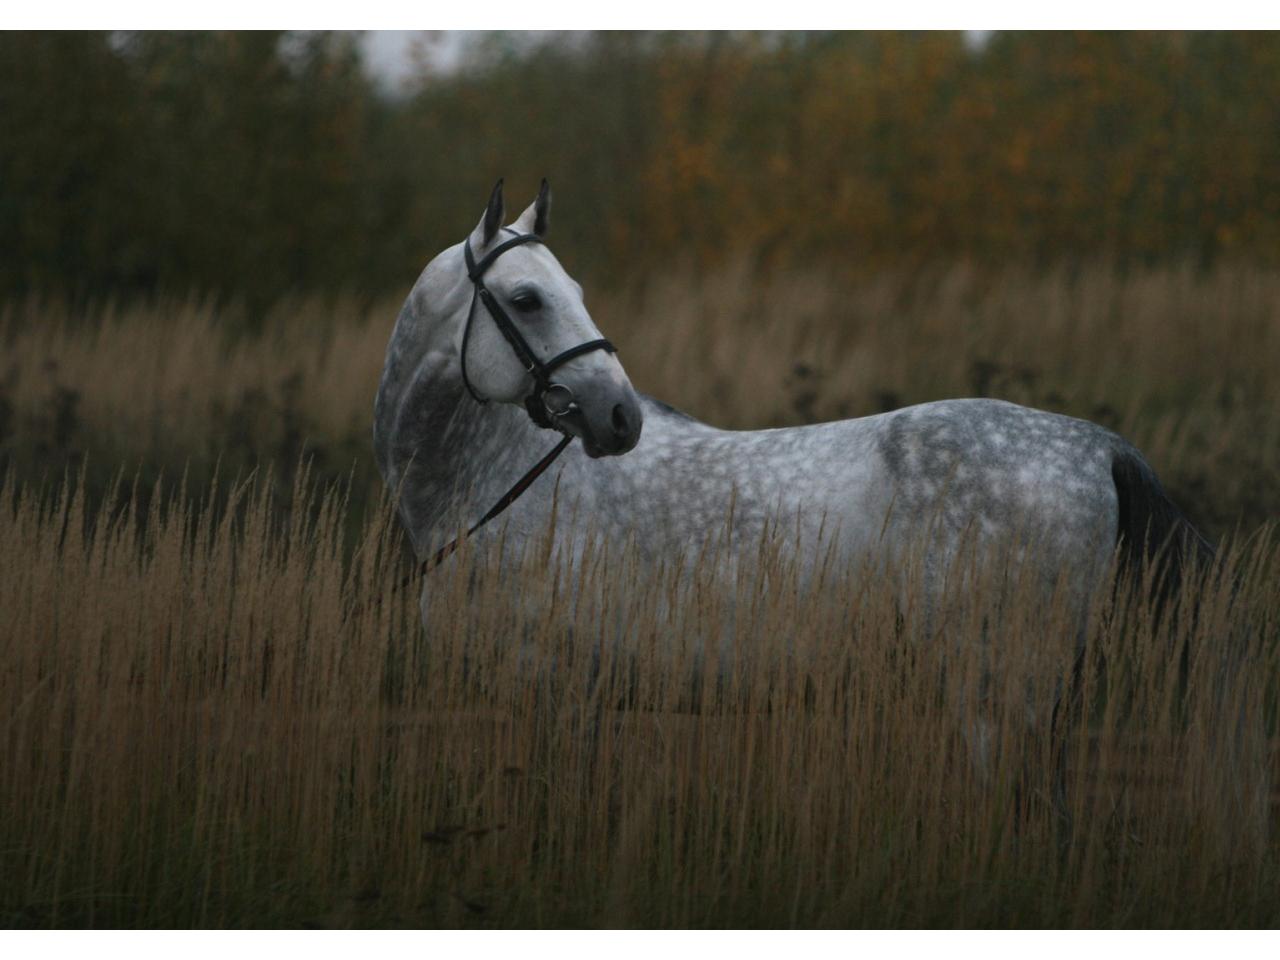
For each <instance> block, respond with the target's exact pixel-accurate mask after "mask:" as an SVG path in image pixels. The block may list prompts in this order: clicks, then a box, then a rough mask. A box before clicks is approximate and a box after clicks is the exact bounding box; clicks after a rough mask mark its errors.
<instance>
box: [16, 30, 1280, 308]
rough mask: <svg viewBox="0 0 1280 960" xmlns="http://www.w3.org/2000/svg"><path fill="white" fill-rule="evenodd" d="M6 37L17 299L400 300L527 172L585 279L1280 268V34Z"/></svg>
mask: <svg viewBox="0 0 1280 960" xmlns="http://www.w3.org/2000/svg"><path fill="white" fill-rule="evenodd" d="M516 40H517V38H515V37H512V36H504V35H501V34H499V35H493V36H490V37H487V38H486V39H485V40H483V41H482V42H479V43H476V44H474V45H473V46H472V48H471V49H470V52H469V62H468V65H467V68H466V69H465V70H462V71H460V72H457V73H454V74H448V75H430V74H429V75H425V76H423V77H422V78H420V80H419V82H418V83H417V85H416V87H415V92H414V93H413V94H412V95H411V96H408V97H402V98H398V99H397V98H389V97H387V96H386V95H385V94H383V93H381V92H379V91H378V89H377V88H376V87H375V86H374V85H373V84H372V83H371V82H370V81H369V80H368V79H367V78H366V77H365V75H364V72H363V71H362V65H361V62H360V53H359V50H358V47H357V46H356V44H355V42H354V40H353V38H352V37H351V36H350V35H338V34H324V33H317V34H300V35H299V34H274V33H253V34H189V33H184V34H173V33H148V34H138V35H125V36H120V35H105V34H62V33H59V34H16V33H11V34H5V35H3V36H0V296H14V295H27V294H30V293H33V292H41V293H43V292H51V291H53V292H58V293H60V294H67V293H69V294H71V295H74V296H76V297H79V298H86V297H102V296H115V295H120V294H125V295H132V294H146V295H150V294H155V293H171V294H177V295H179V296H183V295H187V294H189V293H191V292H193V291H194V292H204V293H213V294H217V295H220V296H223V297H233V298H237V299H241V300H243V301H244V302H245V303H246V304H247V305H248V306H249V308H250V315H251V316H253V315H257V314H259V313H260V312H261V310H262V308H263V307H264V306H265V305H266V304H268V303H271V302H274V301H275V300H276V299H278V298H279V297H280V296H281V295H284V294H289V293H297V292H307V293H322V294H328V293H337V292H355V293H358V294H380V293H385V292H389V291H396V292H400V291H403V290H404V289H405V287H406V286H407V284H408V283H409V282H410V280H411V278H412V277H413V276H415V275H416V273H417V271H418V270H419V269H420V268H421V266H422V264H423V262H424V261H425V260H426V259H427V258H428V257H430V256H431V255H432V254H434V253H435V252H436V251H438V250H439V249H441V248H442V247H444V246H446V245H447V244H449V243H452V242H454V241H456V239H457V238H458V237H459V235H460V233H461V231H462V230H463V229H464V228H465V226H466V225H467V224H469V223H471V221H472V220H473V219H474V218H475V217H477V216H478V215H479V210H480V207H481V205H482V202H483V199H484V197H485V195H486V194H487V191H488V189H489V187H490V186H491V185H492V183H493V181H494V179H496V177H498V176H499V175H504V174H505V175H506V176H507V177H508V178H509V179H508V183H509V187H510V189H509V195H510V197H511V199H512V202H513V204H514V203H516V202H520V201H522V200H523V198H524V197H525V196H526V195H527V196H530V197H531V196H532V191H533V189H534V188H535V186H536V183H537V178H538V177H540V176H543V175H546V176H549V177H550V178H551V180H552V183H553V185H555V186H556V187H558V188H560V189H561V190H562V191H563V192H564V197H565V202H564V203H562V204H560V205H558V206H557V208H556V215H555V221H556V244H557V251H558V252H560V253H561V254H562V255H564V256H565V257H566V258H567V259H569V260H571V261H572V262H573V264H574V266H575V269H576V270H577V271H578V272H580V273H583V272H585V273H586V275H587V276H588V278H589V279H601V278H605V279H609V280H621V279H626V278H627V277H628V276H629V275H631V274H633V273H634V272H635V271H636V270H643V269H647V268H649V267H653V266H655V265H666V264H670V263H671V262H672V261H677V260H690V259H692V260H694V261H695V262H698V263H707V262H711V261H715V260H718V259H721V258H723V257H726V256H729V255H732V254H735V253H738V252H741V251H744V250H745V251H752V252H757V253H762V254H763V255H764V257H765V259H766V261H767V262H770V263H774V262H787V261H795V260H799V259H804V260H810V259H813V258H815V257H816V258H820V259H827V260H830V261H832V262H833V263H838V264H842V265H844V268H845V269H848V270H853V271H858V270H872V269H878V268H880V267H883V266H884V265H885V264H888V263H894V262H902V261H904V260H905V261H906V262H909V263H920V262H932V261H937V260H940V259H954V258H956V257H963V258H970V259H973V260H978V261H986V262H998V263H1004V262H1007V261H1009V260H1011V259H1012V260H1018V261H1028V260H1030V261H1033V262H1040V263H1043V262H1047V261H1056V260H1060V259H1064V258H1066V259H1072V258H1080V257H1085V258H1096V257H1098V256H1099V255H1105V256H1108V257H1110V258H1113V259H1115V260H1117V261H1119V262H1121V263H1127V262H1145V263H1150V262H1153V261H1173V260H1179V261H1180V260H1182V259H1184V258H1186V257H1188V256H1189V257H1192V258H1193V259H1194V260H1195V261H1196V262H1199V263H1207V262H1211V261H1214V260H1217V259H1220V258H1221V257H1223V256H1224V255H1225V256H1230V257H1232V258H1244V259H1252V260H1263V261H1271V262H1274V261H1275V260H1276V259H1277V258H1278V257H1280V166H1277V165H1276V164H1275V163H1274V158H1275V157H1276V156H1277V155H1280V122H1277V121H1278V120H1280V117H1277V115H1276V105H1277V103H1280V36H1277V35H1275V34H1259V33H1248V34H1235V33H1233V34H1213V33H1210V34H1200V33H1197V34H1155V33H1125V34H1108V33H1081V34H1066V33H1040V34H997V35H996V36H995V37H994V38H993V39H992V41H991V42H990V44H989V45H988V46H987V47H986V48H985V49H983V50H980V51H975V50H971V49H968V48H967V47H966V46H965V45H964V43H963V42H962V39H961V37H960V36H959V35H958V34H944V33H926V34H900V33H872V34H715V35H712V36H704V35H697V34H638V33H604V34H597V35H589V36H587V37H585V38H584V37H577V36H575V37H573V38H565V37H559V38H556V39H555V40H553V41H551V42H547V43H543V44H541V45H537V46H533V47H529V45H528V44H523V43H518V42H516Z"/></svg>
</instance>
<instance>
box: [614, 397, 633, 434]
mask: <svg viewBox="0 0 1280 960" xmlns="http://www.w3.org/2000/svg"><path fill="white" fill-rule="evenodd" d="M613 432H614V434H616V435H617V436H619V437H625V436H627V434H629V433H630V432H631V424H630V423H628V422H627V411H626V410H624V409H623V408H622V404H620V403H618V404H614V407H613Z"/></svg>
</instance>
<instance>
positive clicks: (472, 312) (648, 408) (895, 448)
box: [373, 180, 1213, 754]
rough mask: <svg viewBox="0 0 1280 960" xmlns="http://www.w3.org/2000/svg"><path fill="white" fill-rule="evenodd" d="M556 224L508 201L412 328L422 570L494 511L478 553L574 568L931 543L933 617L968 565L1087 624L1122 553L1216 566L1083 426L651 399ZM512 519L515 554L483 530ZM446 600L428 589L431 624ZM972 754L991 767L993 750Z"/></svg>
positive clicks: (404, 378) (1161, 563) (1178, 517)
mask: <svg viewBox="0 0 1280 960" xmlns="http://www.w3.org/2000/svg"><path fill="white" fill-rule="evenodd" d="M550 202H551V196H550V191H549V188H548V186H547V183H546V181H545V180H544V181H543V182H542V186H541V189H540V190H539V192H538V195H537V197H536V199H535V200H534V201H533V202H532V203H531V204H530V205H529V206H528V207H527V208H526V209H525V210H524V211H523V212H522V213H521V214H520V215H519V217H517V218H516V219H515V220H514V221H513V222H512V223H510V224H509V225H506V226H504V225H503V224H504V221H505V207H504V201H503V182H502V181H501V180H499V181H498V183H497V184H496V185H495V187H494V188H493V191H492V193H491V195H490V197H489V201H488V203H487V205H486V207H485V210H484V213H483V215H482V216H481V218H480V221H479V222H478V223H477V224H476V226H475V227H474V228H473V229H472V230H471V232H470V233H469V235H467V236H466V237H465V238H464V240H463V241H462V242H460V243H457V244H455V245H453V246H450V247H449V248H447V249H445V250H444V251H442V252H441V253H440V254H438V255H437V256H436V257H435V258H434V259H432V260H431V261H430V262H429V263H428V264H427V266H426V268H425V269H424V270H423V271H422V273H421V275H420V276H419V277H418V279H417V282H416V283H415V284H414V286H413V289H412V291H411V292H410V293H409V296H408V298H407V299H406V301H405V303H404V306H403V308H402V309H401V311H400V314H399V317H398V318H397V320H396V324H395V328H394V332H393V333H392V336H391V339H390V343H389V345H388V348H387V353H386V363H385V367H384V370H383V374H382V379H381V383H380V385H379V388H378V393H377V398H376V402H375V407H374V430H373V437H374V446H375V450H376V454H377V461H378V465H379V468H380V470H381V472H382V475H383V477H384V479H385V481H386V484H387V486H388V487H389V488H390V490H392V491H394V492H395V494H396V497H397V501H396V502H397V508H398V511H399V515H400V519H401V521H402V524H403V526H404V528H405V530H406V531H407V533H408V536H409V539H410V541H411V544H412V547H413V549H414V552H415V554H416V555H417V557H418V559H419V561H420V562H421V571H423V572H425V571H426V570H429V569H431V568H432V567H434V566H436V565H437V564H439V563H442V562H447V557H448V555H449V554H450V553H451V551H452V549H453V547H454V546H455V545H456V543H457V540H456V539H455V540H450V539H449V538H450V537H451V536H452V535H453V534H454V533H455V531H456V529H457V522H458V517H459V516H464V517H470V518H474V517H476V516H478V515H479V514H480V511H481V510H482V509H484V507H485V506H487V505H490V504H492V506H491V507H490V509H489V510H488V512H487V513H485V514H484V515H483V517H482V518H481V520H480V522H479V523H476V524H475V525H474V526H472V528H471V530H470V535H471V537H472V541H473V543H474V546H475V548H476V549H477V550H484V549H487V548H492V547H493V546H494V545H495V544H496V543H500V544H501V545H502V549H503V550H507V551H518V550H519V549H520V548H521V547H522V546H523V545H525V544H528V543H531V542H533V541H534V540H535V538H537V537H540V536H543V535H545V534H546V532H547V531H548V530H549V529H550V530H551V531H553V535H554V538H555V541H556V543H557V544H558V545H561V546H563V547H565V548H567V550H568V552H569V555H570V556H573V555H576V554H577V553H580V552H581V551H582V550H583V549H584V548H585V544H586V542H587V540H588V538H589V537H592V536H594V537H602V538H604V539H605V540H607V541H613V542H619V543H621V542H624V541H625V542H626V543H628V544H629V545H631V547H633V548H634V549H636V550H638V551H639V552H640V555H641V556H642V557H645V558H650V559H652V560H654V561H655V562H656V561H662V562H669V561H672V560H675V561H676V562H679V559H680V558H681V557H688V556H689V555H690V552H691V549H695V548H696V547H697V545H698V544H700V543H703V542H705V541H706V539H707V538H708V537H709V536H711V535H713V534H719V535H721V536H723V537H724V538H725V539H724V540H723V541H721V542H722V543H723V544H724V546H725V548H726V551H727V553H728V554H729V555H730V556H731V557H732V556H735V555H737V554H739V553H745V552H750V551H751V550H752V549H753V548H754V547H755V545H756V544H757V543H759V541H760V539H761V538H762V537H763V536H766V535H767V532H768V531H769V529H770V528H771V524H775V525H776V524H777V523H778V522H779V518H782V519H783V520H784V521H785V522H787V523H788V524H792V525H794V527H795V529H796V532H797V536H795V537H794V538H786V539H785V541H784V542H782V543H781V546H782V548H783V549H791V550H793V551H794V552H795V553H796V556H795V557H794V559H795V561H796V562H797V563H798V564H799V565H800V567H801V568H802V569H803V570H811V569H812V566H813V564H814V562H815V561H814V558H815V557H817V556H818V555H819V554H820V553H821V552H822V551H821V550H819V549H818V548H817V545H819V544H822V543H827V544H830V545H832V549H834V550H836V553H837V561H838V562H839V563H842V564H845V565H846V566H848V567H850V568H852V567H855V566H858V565H861V566H863V567H865V568H866V569H868V570H884V571H887V570H889V569H890V568H891V566H892V564H893V562H894V561H899V560H903V559H904V558H906V557H908V556H909V555H910V554H911V550H912V549H914V548H917V547H921V545H923V546H922V551H923V552H922V553H920V554H918V555H917V556H918V558H919V559H920V560H921V561H922V567H919V566H918V567H917V569H918V570H922V577H918V578H917V584H922V586H923V588H924V590H925V593H926V596H925V597H924V602H925V603H926V605H927V604H929V603H932V602H934V601H935V600H936V599H937V598H938V597H940V596H941V595H942V594H943V592H944V586H945V584H944V581H945V580H946V577H947V573H948V571H949V570H952V569H953V567H954V565H955V563H956V561H957V558H958V557H959V556H960V553H961V551H962V550H963V549H964V548H965V544H966V543H969V544H972V543H975V542H976V543H977V544H978V545H979V546H980V545H982V544H996V543H1000V542H1005V543H1008V542H1014V543H1016V544H1017V545H1018V551H1017V555H1016V556H1017V558H1018V562H1019V563H1020V564H1021V565H1022V567H1023V568H1024V572H1025V573H1027V574H1028V575H1029V576H1030V577H1032V578H1033V581H1038V582H1040V583H1041V584H1042V585H1043V587H1044V590H1045V591H1046V593H1048V592H1049V591H1050V590H1051V589H1052V588H1054V587H1055V585H1056V587H1057V588H1058V589H1061V588H1062V587H1063V585H1064V584H1065V587H1066V589H1067V590H1068V592H1069V593H1070V594H1071V595H1072V596H1073V598H1074V600H1075V602H1076V603H1077V604H1078V605H1079V607H1080V608H1081V609H1083V608H1084V607H1085V606H1086V605H1087V603H1088V601H1089V599H1090V598H1091V597H1093V596H1095V595H1097V592H1098V591H1099V590H1101V589H1106V588H1107V586H1108V584H1107V582H1106V580H1107V576H1108V574H1109V572H1111V571H1114V570H1115V569H1116V567H1115V563H1114V562H1113V561H1115V559H1116V557H1117V555H1118V557H1119V561H1120V566H1121V569H1122V571H1129V572H1131V573H1132V574H1133V575H1134V576H1135V577H1138V576H1140V575H1141V572H1142V571H1143V570H1144V569H1145V570H1147V571H1148V578H1147V582H1148V583H1152V584H1154V589H1155V591H1156V592H1157V593H1159V594H1169V593H1171V592H1172V591H1173V589H1174V588H1175V587H1176V586H1177V585H1178V584H1179V583H1180V582H1181V576H1182V570H1183V568H1184V566H1189V565H1190V564H1192V563H1204V562H1207V561H1208V560H1210V559H1211V558H1212V556H1213V550H1212V547H1211V546H1210V545H1209V543H1208V541H1207V540H1206V539H1205V538H1204V537H1203V536H1202V535H1201V534H1200V533H1199V532H1198V531H1197V530H1196V529H1195V527H1194V526H1193V525H1192V524H1191V523H1190V521H1189V520H1188V519H1187V517H1186V516H1185V515H1184V514H1183V513H1182V511H1181V510H1179V508H1178V507H1177V506H1176V505H1175V504H1174V503H1173V502H1172V500H1171V499H1170V498H1169V496H1168V495H1167V494H1166V492H1165V491H1164V489H1163V487H1162V486H1161V483H1160V481H1159V479H1158V478H1157V476H1156V473H1155V471H1154V470H1153V469H1152V467H1151V465H1150V464H1149V463H1148V462H1147V461H1146V459H1145V458H1144V457H1143V455H1142V454H1141V453H1140V452H1139V451H1138V449H1137V448H1136V447H1135V446H1134V445H1133V444H1131V443H1130V442H1129V441H1127V440H1125V439H1124V438H1123V437H1121V436H1119V435H1118V434H1116V433H1114V432H1112V431H1111V430H1108V429H1106V428H1104V427H1102V426H1099V425H1097V424H1094V423H1091V422H1088V421H1085V420H1079V419H1075V418H1072V417H1068V416H1063V415H1059V414H1055V413H1049V412H1045V411H1041V410H1035V409H1031V408H1028V407H1024V406H1019V405H1015V404H1013V403H1008V402H1005V401H1001V400H996V399H952V400H941V401H936V402H930V403H923V404H919V405H917V406H910V407H906V408H903V409H899V410H894V411H891V412H888V413H883V414H879V415H875V416H867V417H861V418H856V419H847V420H840V421H835V422H828V423H820V424H814V425H809V426H800V427H792V428H783V429H765V430H747V431H733V430H722V429H719V428H717V427H714V426H711V425H709V424H706V423H702V422H700V421H699V420H697V419H695V418H694V417H692V416H689V415H688V414H686V413H683V412H681V411H680V410H677V409H675V408H674V407H672V406H669V405H668V404H666V403H664V402H662V401H661V400H658V399H655V398H653V397H650V396H646V395H645V394H643V393H640V392H638V391H637V390H636V389H635V388H634V387H633V385H632V384H631V382H630V380H629V378H628V376H627V374H626V372H625V370H624V368H623V366H622V364H621V362H620V360H619V357H618V355H617V352H616V351H615V350H614V348H613V345H612V344H611V343H610V342H609V341H608V340H606V339H604V338H603V337H602V335H601V333H600V331H599V330H598V329H597V328H596V326H595V324H594V322H593V321H592V319H591V315H590V313H589V311H588V310H587V307H586V305H585V303H584V299H583V291H582V287H581V286H580V285H579V284H578V283H577V282H576V281H574V280H573V279H572V278H571V277H570V276H569V274H568V273H567V272H566V271H565V269H564V268H563V267H562V266H561V264H560V262H559V261H558V260H557V259H556V257H555V256H554V254H552V252H551V250H550V249H549V247H548V245H547V243H546V237H547V230H548V225H549V220H550ZM557 435H558V436H559V438H560V439H559V443H558V444H557V445H556V446H555V447H554V448H553V449H552V450H551V451H550V452H548V451H547V442H548V441H547V438H548V436H557ZM575 439H576V440H578V441H580V442H579V443H577V444H574V443H572V441H574V440H575ZM557 458H558V459H557ZM530 464H533V467H532V468H531V469H527V470H526V468H527V467H528V466H529V465H530ZM522 470H524V471H525V472H524V474H523V475H522V474H521V471H522ZM544 473H545V474H546V478H545V479H542V480H541V481H540V482H539V479H538V478H539V477H540V476H542V475H543V474H544ZM513 481H514V482H515V485H514V486H512V483H513ZM526 489H528V490H531V491H534V493H533V494H532V495H529V496H524V497H521V494H522V493H524V492H525V490H526ZM504 491H505V492H504ZM552 492H554V496H553V495H552ZM569 503H572V504H573V506H574V509H566V504H569ZM503 509H506V510H507V511H508V512H507V515H506V520H505V523H504V524H503V525H502V527H501V533H499V532H498V529H497V528H496V527H494V526H488V527H486V526H484V524H485V523H486V522H487V521H488V520H490V519H491V518H492V517H493V516H496V515H497V513H498V512H500V511H501V510H503ZM806 543H807V544H809V547H808V549H806V548H804V547H803V546H801V545H802V544H806ZM442 544H444V546H441V545H442ZM903 589H905V587H904V588H903ZM429 597H430V578H429V577H424V581H423V589H422V596H421V605H422V612H423V617H424V620H425V619H426V617H427V609H428V603H429ZM903 602H904V603H905V602H906V600H905V598H904V601H903ZM1084 639H1085V631H1084V630H1083V628H1082V629H1081V630H1080V631H1079V633H1078V636H1077V644H1078V645H1080V646H1082V645H1083V643H1084ZM1058 706H1059V705H1058V704H1057V703H1054V704H1053V713H1054V715H1055V716H1056V715H1057V712H1058ZM973 740H974V741H975V752H976V753H978V754H981V753H983V752H985V749H986V748H985V747H984V746H983V744H982V743H981V741H982V740H983V733H982V731H980V730H975V731H973Z"/></svg>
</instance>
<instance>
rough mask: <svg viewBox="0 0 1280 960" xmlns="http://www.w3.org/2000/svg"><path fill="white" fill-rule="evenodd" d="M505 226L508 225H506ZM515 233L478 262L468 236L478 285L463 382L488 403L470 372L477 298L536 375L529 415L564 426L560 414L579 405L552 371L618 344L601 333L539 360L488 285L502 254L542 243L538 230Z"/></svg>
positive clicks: (471, 271)
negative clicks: (488, 274) (486, 277)
mask: <svg viewBox="0 0 1280 960" xmlns="http://www.w3.org/2000/svg"><path fill="white" fill-rule="evenodd" d="M504 229H505V228H504ZM509 232H511V233H512V236H511V239H509V240H504V241H503V242H502V243H500V244H498V245H497V246H496V247H494V248H493V249H492V250H490V251H489V252H488V253H486V254H485V255H484V257H482V258H481V259H480V262H479V263H477V262H476V258H475V255H474V254H473V253H472V252H471V238H470V237H468V238H467V240H466V242H465V244H464V245H463V248H462V252H463V256H464V257H465V258H466V263H467V276H468V277H469V278H470V279H471V282H472V284H474V285H475V290H474V292H473V293H472V294H471V307H470V309H469V310H468V311H467V325H466V327H465V328H464V329H463V331H462V382H463V383H464V384H465V385H466V387H467V392H468V393H469V394H471V396H472V397H473V398H474V399H475V400H476V401H477V402H479V403H488V402H489V401H488V398H487V397H482V396H480V394H479V393H478V392H476V389H475V387H473V386H472V385H471V378H470V377H468V376H467V343H468V341H470V339H471V321H472V320H474V319H475V315H476V302H477V301H479V302H481V303H483V304H484V306H485V309H486V310H488V311H489V316H491V317H493V322H494V323H495V324H496V325H497V327H498V331H499V332H500V333H501V334H502V336H503V338H504V339H505V340H506V341H507V343H508V344H510V345H511V349H512V350H514V351H515V354H516V357H517V358H518V359H519V361H520V364H521V365H522V366H523V367H524V368H525V370H526V371H528V373H529V375H530V376H531V377H533V382H534V387H533V392H532V393H530V394H529V395H528V396H527V397H525V398H524V407H525V409H526V410H527V411H528V412H529V419H531V420H532V421H533V422H534V423H536V424H537V425H538V426H540V427H554V428H556V429H561V428H560V427H559V425H558V424H557V423H556V422H555V421H556V418H558V417H562V416H564V415H565V414H566V413H568V412H569V411H570V410H573V409H574V408H575V406H576V404H575V401H574V397H573V391H572V390H570V389H569V388H568V387H567V386H565V385H564V384H563V383H556V382H555V381H553V380H552V379H551V374H552V373H553V372H554V371H555V370H556V369H558V368H559V367H562V366H564V364H566V363H568V362H569V361H570V360H572V359H573V358H574V357H580V356H582V355H583V354H584V353H590V352H591V351H593V350H604V351H605V352H606V353H617V352H618V351H617V348H615V347H614V345H613V344H612V343H610V342H609V341H608V340H606V339H605V338H604V337H601V338H600V339H599V340H588V341H587V342H586V343H580V344H578V345H577V346H576V347H570V348H569V349H568V350H565V351H564V352H563V353H558V354H556V355H555V356H554V357H552V358H551V359H550V360H546V361H543V360H539V359H538V357H537V355H536V354H534V352H533V350H532V348H530V346H529V343H528V341H526V340H525V338H524V336H523V335H521V333H520V330H519V328H518V327H517V326H516V325H515V324H514V323H512V321H511V318H510V317H509V316H507V312H506V311H505V310H503V309H502V304H501V303H499V302H498V298H497V297H495V296H494V295H493V292H492V291H491V290H490V289H489V288H488V287H486V286H485V285H484V275H485V272H486V271H487V270H488V269H489V268H490V267H491V266H493V263H494V261H495V260H497V259H498V257H500V256H502V255H503V254H504V253H506V252H507V251H508V250H510V249H512V248H513V247H519V246H523V245H524V244H526V243H542V238H541V237H539V236H538V235H537V234H536V233H520V234H518V233H515V232H514V231H509ZM551 393H554V394H555V395H556V402H555V405H554V406H552V404H550V403H548V394H551Z"/></svg>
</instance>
